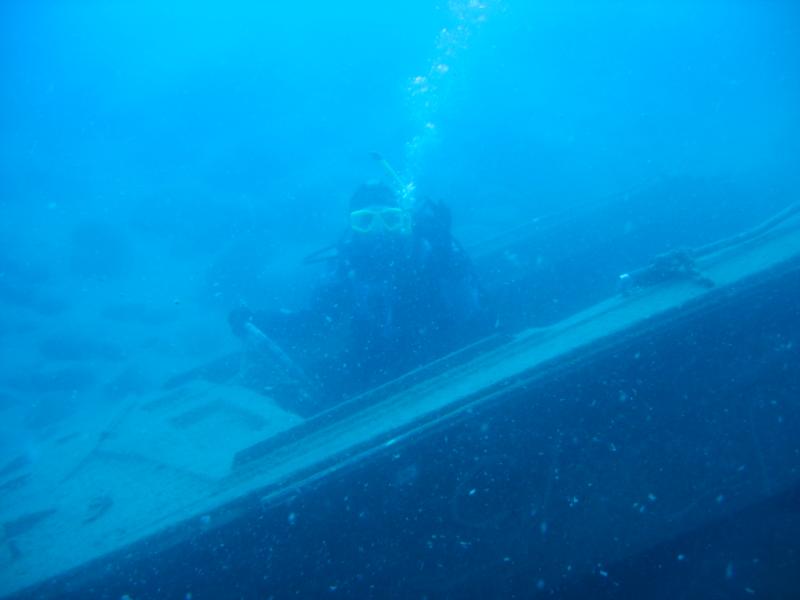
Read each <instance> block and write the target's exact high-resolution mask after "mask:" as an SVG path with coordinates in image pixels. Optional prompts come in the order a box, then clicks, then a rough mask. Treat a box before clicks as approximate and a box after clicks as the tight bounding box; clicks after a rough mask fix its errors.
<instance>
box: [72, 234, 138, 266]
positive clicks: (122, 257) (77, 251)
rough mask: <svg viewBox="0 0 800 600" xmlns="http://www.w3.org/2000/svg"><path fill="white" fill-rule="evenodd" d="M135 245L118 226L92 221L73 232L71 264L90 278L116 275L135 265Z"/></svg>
mask: <svg viewBox="0 0 800 600" xmlns="http://www.w3.org/2000/svg"><path fill="white" fill-rule="evenodd" d="M131 255H132V252H131V248H130V246H129V244H128V242H127V240H126V238H125V236H124V234H123V233H122V232H121V231H120V230H119V228H118V227H114V226H113V225H111V224H109V223H95V222H88V223H82V224H80V225H78V226H77V227H76V228H75V229H74V231H73V232H72V241H71V247H70V268H71V270H72V273H73V274H74V275H77V276H79V277H83V278H86V279H99V280H106V279H116V278H118V277H120V276H122V275H125V274H126V273H127V272H128V270H129V269H130V265H131Z"/></svg>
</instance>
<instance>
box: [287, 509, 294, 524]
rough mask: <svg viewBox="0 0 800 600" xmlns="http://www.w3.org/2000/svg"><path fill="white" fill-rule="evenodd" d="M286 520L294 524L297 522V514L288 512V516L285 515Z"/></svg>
mask: <svg viewBox="0 0 800 600" xmlns="http://www.w3.org/2000/svg"><path fill="white" fill-rule="evenodd" d="M286 521H287V522H288V523H289V525H294V524H295V523H296V522H297V514H295V513H293V512H290V513H289V516H288V517H286Z"/></svg>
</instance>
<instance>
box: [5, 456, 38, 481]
mask: <svg viewBox="0 0 800 600" xmlns="http://www.w3.org/2000/svg"><path fill="white" fill-rule="evenodd" d="M30 462H31V459H30V458H29V457H28V456H26V455H25V454H20V455H19V456H17V457H16V458H12V459H11V460H10V461H8V462H7V463H6V464H4V465H3V466H2V467H0V477H6V476H7V475H11V474H12V473H16V472H17V471H19V470H21V469H23V468H25V467H27V466H28V465H29V464H30Z"/></svg>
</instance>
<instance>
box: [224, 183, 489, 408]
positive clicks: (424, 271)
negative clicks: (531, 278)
mask: <svg viewBox="0 0 800 600" xmlns="http://www.w3.org/2000/svg"><path fill="white" fill-rule="evenodd" d="M349 209H350V224H349V227H348V229H347V231H346V232H345V234H344V235H343V236H342V238H341V239H340V241H339V242H338V244H337V245H336V246H335V248H336V252H335V255H333V256H332V257H330V258H328V259H327V262H328V265H327V269H326V273H325V275H324V276H323V278H322V280H321V281H320V282H318V284H317V285H316V287H315V289H314V291H313V293H312V298H311V302H310V306H309V307H308V308H307V309H305V310H301V311H291V312H290V311H255V312H254V311H252V310H250V309H248V308H245V307H241V308H237V309H235V310H234V311H233V312H231V314H230V316H229V323H230V325H231V329H232V331H233V332H234V333H235V334H236V335H237V336H239V337H241V338H243V339H244V340H249V341H250V342H255V343H256V345H257V346H258V347H260V348H261V353H262V355H264V356H268V357H269V359H268V360H269V361H271V362H272V363H273V364H274V363H275V362H278V363H280V364H282V365H283V366H284V367H285V368H284V369H283V371H284V373H289V374H290V376H289V377H288V380H290V381H291V384H290V385H288V386H284V388H283V389H281V390H277V393H275V392H276V390H275V389H274V386H271V387H272V388H273V389H272V391H273V395H274V397H275V399H276V401H277V402H278V403H279V404H280V405H281V406H282V407H284V408H286V409H287V410H290V411H292V412H296V413H298V414H300V415H302V416H308V415H311V414H314V413H316V412H319V411H320V410H323V409H325V408H328V407H330V406H332V405H334V404H337V403H339V402H341V401H342V400H343V399H345V398H347V397H350V396H353V395H356V394H358V393H360V392H363V391H366V390H368V389H370V388H372V387H374V386H377V385H380V384H382V383H385V382H387V381H389V380H391V379H393V378H395V377H398V376H400V375H402V374H403V373H406V372H408V371H410V370H412V369H414V368H416V367H419V366H421V365H423V364H425V363H427V362H429V361H431V360H434V359H436V358H439V357H441V356H443V355H444V354H446V353H448V352H452V351H454V350H456V349H457V348H459V347H460V346H462V345H464V344H467V343H469V342H471V341H473V340H475V339H477V338H478V337H479V336H482V335H484V334H488V333H489V332H490V331H491V329H492V327H493V324H494V320H493V319H492V317H491V315H490V311H489V310H488V308H487V303H486V298H485V295H484V293H483V291H482V289H481V287H480V285H479V282H478V280H477V277H476V276H475V273H474V270H473V268H472V263H471V261H470V260H469V258H468V256H467V255H466V253H465V252H464V250H463V249H462V247H461V246H460V244H458V242H457V241H456V240H455V239H454V238H453V237H452V235H451V233H450V213H449V210H448V208H447V207H446V206H445V205H444V204H442V203H441V202H434V201H432V200H426V201H422V202H420V203H418V205H417V206H416V207H415V209H414V210H410V209H407V208H404V207H403V206H402V205H401V202H400V199H399V198H398V195H397V194H396V193H395V192H394V190H393V189H392V188H391V187H389V186H387V185H384V184H381V183H366V184H363V185H361V186H360V187H359V188H358V189H357V190H356V191H355V193H354V194H353V196H352V197H351V199H350V207H349ZM287 388H294V389H293V391H290V390H289V389H287Z"/></svg>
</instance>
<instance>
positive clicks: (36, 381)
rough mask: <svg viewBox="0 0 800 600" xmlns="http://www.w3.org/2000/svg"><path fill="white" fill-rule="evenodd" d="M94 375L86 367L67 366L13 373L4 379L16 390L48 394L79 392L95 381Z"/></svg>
mask: <svg viewBox="0 0 800 600" xmlns="http://www.w3.org/2000/svg"><path fill="white" fill-rule="evenodd" d="M95 380H96V378H95V375H94V373H92V372H91V371H90V370H88V369H82V368H79V367H68V368H65V369H58V370H55V371H39V372H37V373H29V374H20V375H15V376H12V377H10V378H8V379H7V380H6V384H7V385H8V386H9V387H10V388H12V389H15V390H17V391H21V392H27V393H32V394H42V393H44V394H48V393H53V392H79V391H81V390H85V389H87V388H89V387H91V386H92V385H94V383H95Z"/></svg>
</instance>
